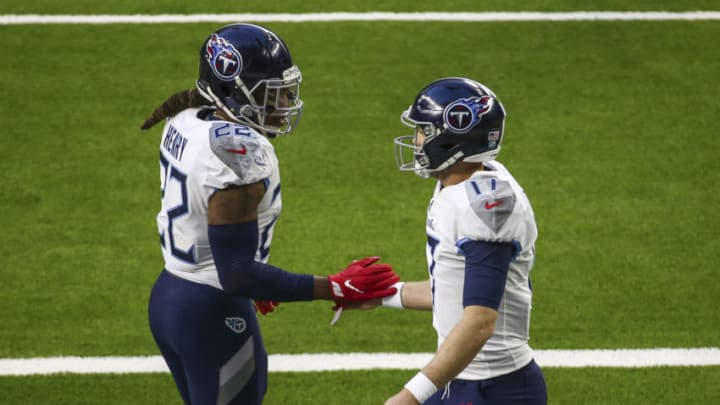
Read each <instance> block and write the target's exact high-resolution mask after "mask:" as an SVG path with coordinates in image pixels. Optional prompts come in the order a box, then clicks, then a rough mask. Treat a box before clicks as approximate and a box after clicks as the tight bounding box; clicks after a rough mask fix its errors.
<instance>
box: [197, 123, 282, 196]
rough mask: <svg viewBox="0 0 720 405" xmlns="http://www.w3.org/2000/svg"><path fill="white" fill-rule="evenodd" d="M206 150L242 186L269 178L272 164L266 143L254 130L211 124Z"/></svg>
mask: <svg viewBox="0 0 720 405" xmlns="http://www.w3.org/2000/svg"><path fill="white" fill-rule="evenodd" d="M209 132H210V134H209V137H210V149H212V151H213V153H214V154H215V156H217V157H218V159H220V161H222V162H223V163H225V164H226V165H227V166H228V167H229V168H230V169H232V171H233V172H235V174H236V175H237V176H238V177H239V178H240V179H241V180H242V181H243V182H246V184H249V183H251V182H256V181H259V180H261V179H264V178H266V177H268V176H269V175H270V172H271V171H272V165H271V162H270V157H269V156H268V151H267V150H266V149H267V147H266V146H265V145H266V143H267V141H266V140H265V139H264V138H263V137H262V135H260V134H258V133H257V132H256V131H255V130H253V129H251V128H248V127H246V126H244V125H240V124H234V123H230V122H224V121H223V122H214V123H213V124H212V126H211V127H210V131H209Z"/></svg>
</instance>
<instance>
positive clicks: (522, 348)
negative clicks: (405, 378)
mask: <svg viewBox="0 0 720 405" xmlns="http://www.w3.org/2000/svg"><path fill="white" fill-rule="evenodd" d="M401 121H402V122H403V123H404V124H406V125H408V126H410V127H411V128H413V130H414V134H413V135H407V136H401V137H398V138H395V152H396V153H395V156H396V161H397V164H398V168H399V169H400V170H402V171H413V172H415V173H416V174H418V175H419V176H421V177H425V178H427V177H432V178H434V179H436V180H437V183H436V185H435V192H434V195H433V197H432V199H431V201H430V204H429V206H428V211H427V221H426V232H427V250H426V256H427V261H428V269H429V279H428V280H425V281H417V282H406V283H402V282H399V283H398V284H397V285H396V287H397V288H398V292H397V293H396V294H395V295H392V296H390V297H387V298H384V299H383V300H382V303H383V305H385V306H389V307H395V308H412V309H420V310H432V311H433V326H434V328H435V330H436V331H437V337H438V349H437V352H436V354H435V356H434V357H433V359H432V360H431V361H430V363H428V364H427V365H426V366H425V367H424V368H423V369H422V370H421V371H420V372H419V373H417V375H416V376H415V377H413V378H412V379H411V380H410V381H409V382H408V383H407V384H406V385H405V387H404V388H403V389H402V390H401V391H400V392H398V393H397V394H396V395H395V396H393V397H391V398H390V399H389V400H388V401H387V402H386V404H418V403H421V404H454V405H460V404H463V405H465V404H472V405H483V404H487V405H490V404H492V405H509V404H524V405H535V404H538V405H540V404H545V403H546V402H547V392H546V386H545V380H544V377H543V374H542V371H541V370H540V368H539V367H538V365H537V364H536V363H535V361H534V360H533V353H532V350H531V349H530V346H529V345H528V338H529V337H528V329H529V324H530V308H531V298H532V287H531V284H530V270H531V269H532V266H533V262H534V260H535V247H534V246H535V239H536V237H537V227H536V225H535V219H534V216H533V210H532V207H531V206H530V202H529V201H528V198H527V196H526V195H525V193H524V192H523V189H522V187H521V186H520V184H518V182H517V181H516V180H515V178H513V176H512V175H511V174H510V172H509V171H508V170H507V169H506V168H505V166H503V165H502V164H501V163H500V162H498V161H496V160H495V158H496V157H497V155H498V152H499V151H500V144H501V142H502V140H503V137H504V124H505V109H504V108H503V105H502V104H501V103H500V100H499V99H498V98H497V97H496V96H495V94H494V93H493V92H492V91H491V90H490V89H488V88H487V87H485V86H484V85H482V84H480V83H478V82H476V81H473V80H470V79H466V78H444V79H440V80H437V81H434V82H432V83H430V84H429V85H427V86H426V87H425V88H423V89H422V90H421V91H420V93H419V94H418V95H417V97H416V98H415V101H414V102H413V104H412V105H410V107H409V108H408V109H407V111H405V112H403V113H402V115H401ZM378 301H379V300H378Z"/></svg>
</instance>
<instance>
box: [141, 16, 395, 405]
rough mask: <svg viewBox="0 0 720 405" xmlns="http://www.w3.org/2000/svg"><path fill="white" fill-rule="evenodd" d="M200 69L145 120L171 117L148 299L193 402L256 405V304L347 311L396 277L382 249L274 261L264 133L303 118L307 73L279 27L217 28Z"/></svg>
mask: <svg viewBox="0 0 720 405" xmlns="http://www.w3.org/2000/svg"><path fill="white" fill-rule="evenodd" d="M199 68H200V69H199V77H198V79H197V83H196V87H195V88H194V89H192V90H187V91H182V92H179V93H176V94H175V95H173V96H171V97H170V98H168V100H167V101H165V102H164V103H163V104H162V105H161V106H160V107H158V108H157V109H156V110H155V111H154V112H153V114H152V116H151V117H150V118H148V120H147V121H146V122H145V123H144V124H143V125H142V128H143V129H147V128H150V127H152V126H153V125H154V124H155V123H158V122H160V121H161V120H163V119H165V118H168V119H167V121H166V122H165V127H164V129H163V132H162V136H161V137H160V191H161V208H160V212H159V213H158V215H157V225H158V232H159V235H160V244H161V246H162V253H163V257H164V260H165V268H164V270H163V271H162V272H161V274H160V275H159V277H158V279H157V281H156V282H155V284H154V286H153V289H152V293H151V296H150V300H149V306H148V307H149V309H148V310H149V320H150V328H151V331H152V334H153V337H154V339H155V342H156V343H157V346H158V348H159V349H160V352H161V353H162V355H163V357H164V358H165V361H166V362H167V365H168V367H169V369H170V371H171V373H172V376H173V378H174V380H175V383H176V385H177V388H178V390H179V392H180V395H181V396H182V398H183V400H184V401H185V403H186V404H203V405H207V404H218V405H221V404H260V403H261V402H262V400H263V396H264V394H265V391H266V385H267V354H266V352H265V349H264V346H263V340H262V337H261V334H260V330H259V328H258V322H257V318H256V314H255V311H256V309H257V310H259V311H261V312H262V313H265V312H268V311H272V310H273V308H274V306H275V305H277V303H279V302H285V301H307V300H313V299H324V300H331V301H335V303H336V306H340V307H342V306H343V305H344V303H346V302H353V301H355V302H357V301H362V300H370V299H378V298H380V297H385V296H388V295H392V294H393V293H395V292H396V290H395V288H394V287H392V285H393V284H394V283H396V282H397V281H398V280H399V278H398V277H397V275H396V274H395V273H394V272H393V270H392V268H391V267H390V266H389V265H386V264H380V263H377V261H378V259H379V258H377V257H367V258H364V259H361V260H358V261H355V262H353V263H351V264H350V265H349V266H348V267H347V268H346V269H345V270H343V271H341V272H339V273H336V274H333V275H330V276H313V275H311V274H297V273H290V272H287V271H285V270H282V269H279V268H277V267H274V266H272V265H270V264H268V256H269V253H270V245H271V242H272V238H273V230H274V227H275V224H276V221H277V219H278V215H279V214H280V210H281V207H282V198H281V191H280V190H281V189H280V172H279V168H278V159H277V156H276V155H275V151H274V149H273V145H272V144H271V143H270V142H269V140H268V139H269V138H274V137H276V136H279V135H284V134H289V133H291V132H292V131H293V130H294V129H295V127H296V125H297V122H298V119H299V117H300V115H301V113H302V110H303V102H302V100H301V99H300V94H299V88H300V82H301V74H300V69H299V68H298V67H297V66H296V65H295V64H293V62H292V59H291V57H290V52H289V51H288V49H287V47H286V45H285V43H284V42H283V41H282V40H281V39H280V38H279V37H278V36H277V35H276V34H275V33H273V32H271V31H269V30H267V29H266V28H263V27H260V26H257V25H251V24H232V25H228V26H226V27H223V28H221V29H219V30H217V31H216V32H213V33H212V34H211V35H210V36H209V37H208V38H207V39H206V40H205V41H204V42H203V43H202V46H201V48H200V65H199ZM254 303H255V304H254Z"/></svg>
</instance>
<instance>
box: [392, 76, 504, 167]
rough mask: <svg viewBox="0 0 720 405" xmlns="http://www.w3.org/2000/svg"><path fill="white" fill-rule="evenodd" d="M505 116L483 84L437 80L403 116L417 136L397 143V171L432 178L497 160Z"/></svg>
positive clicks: (416, 98)
mask: <svg viewBox="0 0 720 405" xmlns="http://www.w3.org/2000/svg"><path fill="white" fill-rule="evenodd" d="M505 116H506V114H505V109H504V107H503V105H502V103H501V102H500V100H499V99H498V98H497V96H495V93H493V92H492V90H490V89H489V88H487V87H486V86H484V85H483V84H481V83H478V82H476V81H474V80H471V79H466V78H460V77H450V78H443V79H439V80H436V81H434V82H432V83H430V84H429V85H427V86H425V88H423V89H422V90H421V91H420V93H418V95H417V96H416V97H415V101H414V102H413V104H411V105H410V107H408V109H407V110H406V111H404V112H403V113H402V114H401V116H400V121H401V122H402V123H403V124H405V125H406V126H409V127H411V128H413V129H414V130H415V134H413V135H405V136H400V137H397V138H395V158H396V162H397V165H398V169H400V170H401V171H414V172H415V173H416V174H418V175H419V176H421V177H429V176H430V175H431V174H432V173H433V172H438V171H441V170H445V169H447V168H449V167H451V166H452V165H454V164H455V163H457V162H460V161H465V162H485V161H488V160H492V159H495V157H496V156H497V155H498V153H499V152H500V144H501V142H502V138H503V132H504V129H505ZM418 133H421V134H422V137H419V136H418ZM418 139H421V140H422V142H418Z"/></svg>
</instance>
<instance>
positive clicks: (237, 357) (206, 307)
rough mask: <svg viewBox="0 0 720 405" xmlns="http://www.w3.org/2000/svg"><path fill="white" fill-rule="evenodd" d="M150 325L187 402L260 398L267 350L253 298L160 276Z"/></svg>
mask: <svg viewBox="0 0 720 405" xmlns="http://www.w3.org/2000/svg"><path fill="white" fill-rule="evenodd" d="M148 311H149V318H150V329H151V331H152V334H153V337H154V338H155V343H157V346H158V348H159V349H160V352H161V353H162V355H163V357H164V358H165V361H166V362H167V365H168V367H169V368H170V372H171V373H172V376H173V378H174V379H175V384H176V385H177V388H178V391H180V395H181V396H182V398H183V400H184V401H185V403H186V404H192V405H215V404H217V405H225V404H250V405H254V404H261V403H262V399H263V396H264V395H265V391H266V389H267V353H266V352H265V347H264V346H263V342H262V337H261V336H260V329H259V328H258V323H257V318H256V317H255V310H254V307H253V304H252V301H251V300H250V299H248V298H231V297H230V296H228V295H227V294H225V293H224V292H222V291H220V290H218V289H216V288H212V287H209V286H206V285H202V284H197V283H193V282H191V281H187V280H183V279H181V278H179V277H176V276H173V275H171V274H170V273H168V272H167V271H165V270H163V272H162V273H161V274H160V276H159V277H158V279H157V281H156V282H155V285H154V286H153V289H152V293H151V295H150V303H149V308H148Z"/></svg>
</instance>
